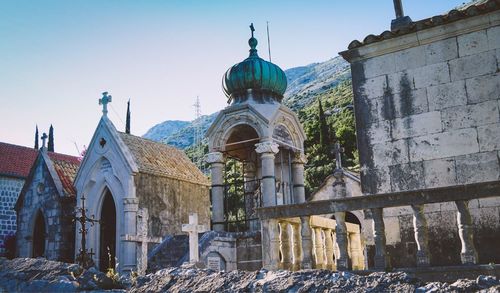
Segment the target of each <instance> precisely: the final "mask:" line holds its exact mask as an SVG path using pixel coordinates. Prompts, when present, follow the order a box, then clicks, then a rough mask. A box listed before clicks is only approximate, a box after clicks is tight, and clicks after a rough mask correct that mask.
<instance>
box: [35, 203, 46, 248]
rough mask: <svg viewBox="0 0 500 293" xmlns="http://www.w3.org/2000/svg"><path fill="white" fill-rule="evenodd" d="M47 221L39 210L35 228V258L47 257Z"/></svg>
mask: <svg viewBox="0 0 500 293" xmlns="http://www.w3.org/2000/svg"><path fill="white" fill-rule="evenodd" d="M45 235H46V230H45V219H44V217H43V213H42V211H40V210H38V212H37V214H36V218H35V226H34V228H33V249H32V255H33V257H40V256H45Z"/></svg>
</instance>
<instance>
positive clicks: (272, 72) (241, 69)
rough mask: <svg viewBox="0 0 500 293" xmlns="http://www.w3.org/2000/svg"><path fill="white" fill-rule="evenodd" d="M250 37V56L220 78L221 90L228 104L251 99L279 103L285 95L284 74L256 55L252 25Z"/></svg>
mask: <svg viewBox="0 0 500 293" xmlns="http://www.w3.org/2000/svg"><path fill="white" fill-rule="evenodd" d="M250 29H251V30H252V37H251V38H250V39H249V40H248V44H249V45H250V56H248V58H247V59H245V60H243V61H242V62H240V63H238V64H235V65H233V66H232V67H231V68H229V69H228V70H227V71H226V73H225V74H224V76H223V78H222V88H223V90H224V94H225V95H226V96H227V97H228V99H229V102H230V101H231V100H232V101H233V102H236V103H238V102H243V101H246V100H248V98H249V97H252V98H253V99H254V100H257V101H260V102H266V101H269V100H276V101H278V102H280V101H281V100H282V99H283V94H284V93H285V90H286V86H287V81H286V75H285V72H283V70H282V69H281V68H279V66H277V65H276V64H273V63H271V62H268V61H266V60H264V59H262V58H260V57H259V55H257V49H255V48H256V47H257V39H256V38H254V36H253V32H254V29H253V24H252V25H250Z"/></svg>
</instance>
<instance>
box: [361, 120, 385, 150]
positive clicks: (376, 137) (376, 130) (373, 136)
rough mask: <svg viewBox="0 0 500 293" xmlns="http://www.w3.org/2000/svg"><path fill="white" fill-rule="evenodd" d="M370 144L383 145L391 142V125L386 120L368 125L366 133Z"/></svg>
mask: <svg viewBox="0 0 500 293" xmlns="http://www.w3.org/2000/svg"><path fill="white" fill-rule="evenodd" d="M367 135H368V136H369V138H370V141H371V143H372V144H377V143H383V142H387V141H390V140H391V124H390V122H389V121H388V120H382V121H378V122H375V123H373V124H371V125H370V128H369V129H368V131H367Z"/></svg>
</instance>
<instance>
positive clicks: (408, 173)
mask: <svg viewBox="0 0 500 293" xmlns="http://www.w3.org/2000/svg"><path fill="white" fill-rule="evenodd" d="M389 172H390V176H391V189H392V191H393V192H398V191H407V190H417V189H424V188H425V181H424V167H423V164H422V162H414V163H409V164H401V165H395V166H390V167H389Z"/></svg>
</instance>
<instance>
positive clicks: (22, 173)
mask: <svg viewBox="0 0 500 293" xmlns="http://www.w3.org/2000/svg"><path fill="white" fill-rule="evenodd" d="M37 154H38V151H37V150H35V149H33V148H29V147H25V146H20V145H15V144H10V143H5V142H0V175H7V176H15V177H23V178H26V177H28V175H29V173H30V169H31V166H32V165H33V163H34V162H35V160H36V156H37Z"/></svg>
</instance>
